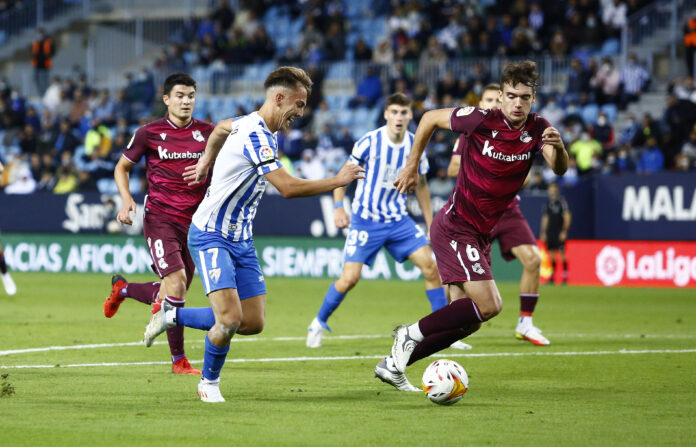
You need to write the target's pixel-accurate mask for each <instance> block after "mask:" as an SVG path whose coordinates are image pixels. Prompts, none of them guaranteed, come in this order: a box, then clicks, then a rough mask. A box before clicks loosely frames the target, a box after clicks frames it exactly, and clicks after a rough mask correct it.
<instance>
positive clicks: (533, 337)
mask: <svg viewBox="0 0 696 447" xmlns="http://www.w3.org/2000/svg"><path fill="white" fill-rule="evenodd" d="M515 337H516V338H517V339H519V340H527V341H528V342H530V343H532V344H534V345H537V346H548V345H550V344H551V342H550V341H549V339H548V338H546V337H544V336H543V335H541V329H539V328H538V327H536V326H534V325H532V324H518V325H517V329H516V330H515Z"/></svg>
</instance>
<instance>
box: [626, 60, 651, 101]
mask: <svg viewBox="0 0 696 447" xmlns="http://www.w3.org/2000/svg"><path fill="white" fill-rule="evenodd" d="M621 83H622V84H623V97H622V99H621V102H620V106H621V108H622V109H625V108H626V106H627V105H628V104H629V103H631V102H635V101H638V98H639V97H640V94H641V93H643V92H644V91H645V89H646V88H647V87H648V85H649V84H650V75H649V74H648V71H647V70H646V69H645V67H643V66H642V65H641V64H640V63H639V62H638V58H637V57H636V55H635V54H631V55H630V56H629V58H628V61H627V63H626V66H624V67H623V68H622V69H621Z"/></svg>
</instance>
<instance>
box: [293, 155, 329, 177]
mask: <svg viewBox="0 0 696 447" xmlns="http://www.w3.org/2000/svg"><path fill="white" fill-rule="evenodd" d="M297 173H298V174H299V175H300V177H302V178H305V179H307V180H320V179H323V178H325V177H326V168H325V167H324V164H323V163H322V162H321V160H319V158H318V157H316V156H315V154H314V151H313V150H312V149H305V150H303V151H302V158H301V159H300V162H299V163H298V164H297Z"/></svg>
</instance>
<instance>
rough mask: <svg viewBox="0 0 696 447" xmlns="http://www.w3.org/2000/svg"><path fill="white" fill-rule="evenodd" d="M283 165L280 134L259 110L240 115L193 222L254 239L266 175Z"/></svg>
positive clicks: (241, 238) (227, 235)
mask: <svg viewBox="0 0 696 447" xmlns="http://www.w3.org/2000/svg"><path fill="white" fill-rule="evenodd" d="M281 166H282V165H281V164H280V161H278V143H277V141H276V137H275V135H274V134H272V133H271V131H270V130H269V129H268V126H266V123H265V122H264V121H263V118H261V116H260V115H259V114H258V112H253V113H250V114H249V115H246V116H242V117H239V118H236V119H235V120H234V121H233V123H232V131H231V132H230V134H229V135H228V136H227V139H226V140H225V143H224V144H223V145H222V148H221V149H220V152H219V153H218V156H217V159H216V160H215V169H213V176H212V179H211V181H210V186H209V187H208V190H207V191H206V193H205V197H204V198H203V201H202V202H201V204H200V205H199V206H198V210H197V211H196V213H195V214H194V215H193V222H192V223H193V225H195V226H196V228H198V229H199V230H201V231H208V232H216V233H220V234H221V235H222V237H224V238H226V239H229V240H232V241H244V240H247V239H251V237H252V221H253V220H254V216H255V215H256V208H257V206H258V204H259V201H261V196H262V195H263V192H264V191H265V190H266V184H267V183H268V180H266V178H265V177H264V175H265V174H268V173H269V172H272V171H275V170H276V169H278V168H280V167H281Z"/></svg>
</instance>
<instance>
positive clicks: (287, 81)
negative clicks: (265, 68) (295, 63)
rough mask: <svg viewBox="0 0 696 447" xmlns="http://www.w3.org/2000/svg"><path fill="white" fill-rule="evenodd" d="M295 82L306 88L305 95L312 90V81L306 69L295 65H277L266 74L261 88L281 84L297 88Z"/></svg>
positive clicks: (265, 88) (293, 88) (266, 88)
mask: <svg viewBox="0 0 696 447" xmlns="http://www.w3.org/2000/svg"><path fill="white" fill-rule="evenodd" d="M297 84H300V85H301V86H302V87H304V88H305V90H307V96H309V94H310V93H311V92H312V84H313V82H312V79H311V78H310V77H309V75H308V74H307V72H306V71H304V70H303V69H301V68H297V67H278V68H276V69H275V70H273V71H272V72H271V73H270V74H269V75H268V77H267V78H266V81H265V82H264V83H263V88H264V90H268V89H269V88H271V87H276V86H281V87H285V88H289V89H292V90H297Z"/></svg>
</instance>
